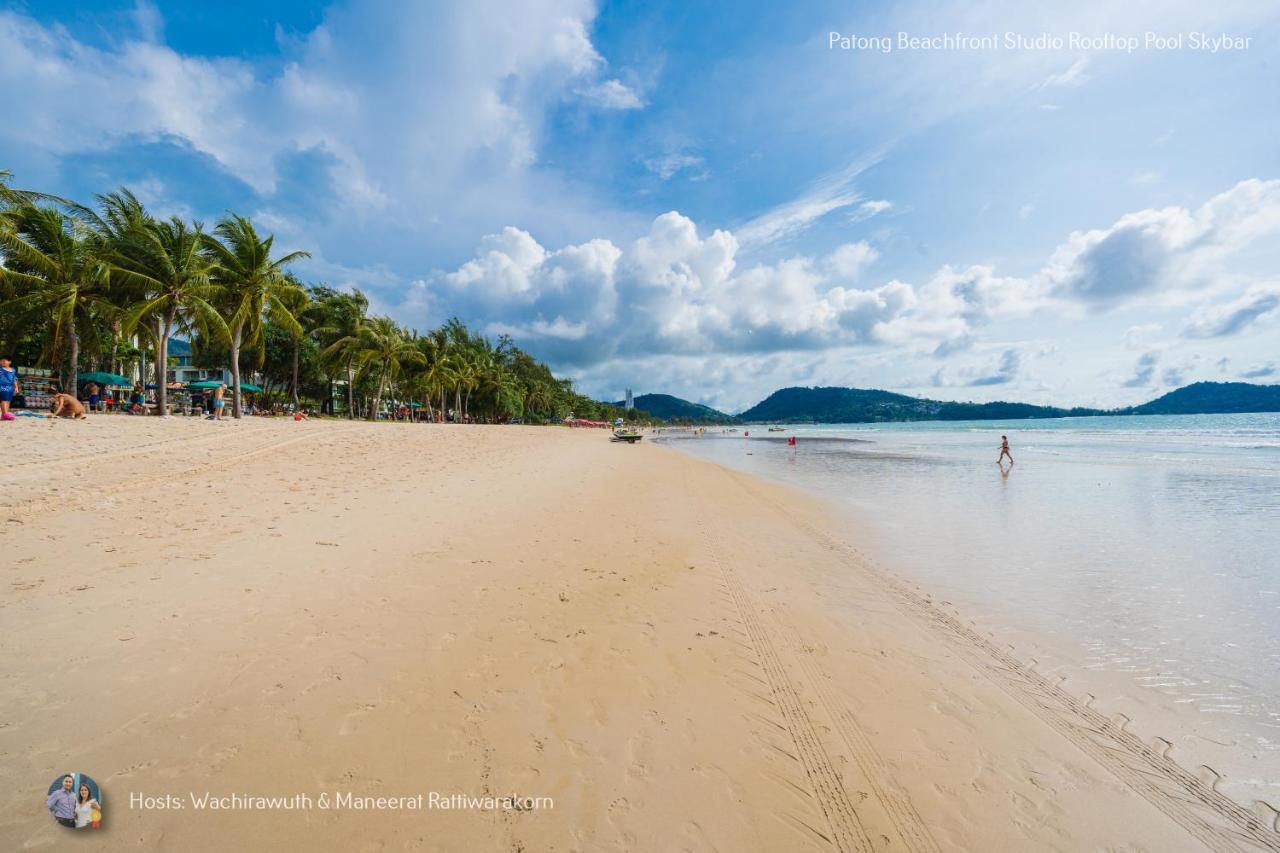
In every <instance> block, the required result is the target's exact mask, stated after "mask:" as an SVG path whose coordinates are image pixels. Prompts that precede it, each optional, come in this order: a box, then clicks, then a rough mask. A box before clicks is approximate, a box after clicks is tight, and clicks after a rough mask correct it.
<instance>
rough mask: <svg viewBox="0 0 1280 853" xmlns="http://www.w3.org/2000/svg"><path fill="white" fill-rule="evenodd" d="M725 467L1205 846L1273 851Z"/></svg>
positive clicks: (1213, 793) (1241, 820) (1196, 788)
mask: <svg viewBox="0 0 1280 853" xmlns="http://www.w3.org/2000/svg"><path fill="white" fill-rule="evenodd" d="M726 473H727V474H728V475H729V476H730V478H731V479H733V480H734V481H735V482H736V483H737V484H738V485H739V486H740V487H741V488H742V489H743V490H744V491H746V492H747V493H748V494H750V495H752V496H753V497H755V498H757V499H758V500H761V501H763V502H765V503H768V504H769V505H771V506H772V507H773V508H774V509H775V510H776V511H777V512H778V513H780V514H782V515H783V516H785V517H786V518H788V519H790V520H791V522H792V523H793V524H794V525H795V526H796V527H797V528H798V529H800V530H802V531H804V532H805V533H806V534H807V535H808V536H810V537H811V538H812V539H813V540H814V541H815V542H817V543H818V544H819V545H821V546H822V547H823V548H825V549H826V550H828V551H830V552H832V553H836V554H840V555H843V556H845V557H846V558H848V557H851V558H852V559H851V560H850V561H849V563H848V565H850V566H852V567H853V568H855V569H856V570H857V571H859V572H860V573H862V574H863V575H864V576H866V577H867V578H868V579H869V580H870V581H872V582H873V584H874V585H878V586H879V587H880V588H881V589H883V590H884V591H886V592H887V593H888V594H889V597H890V599H891V600H892V601H893V603H894V605H895V606H896V607H898V609H899V610H900V611H902V612H904V613H906V614H907V615H909V616H911V617H913V618H915V619H917V620H918V621H920V622H922V623H923V624H925V625H926V626H928V627H929V628H931V629H933V630H935V631H937V632H938V633H940V634H942V635H943V636H944V637H945V638H946V639H947V640H949V641H950V643H949V644H950V646H951V648H953V649H954V650H955V651H957V652H958V653H959V654H960V656H961V657H962V658H963V659H964V660H965V661H966V662H967V663H969V664H970V665H971V666H972V667H974V668H975V669H976V670H977V671H978V672H980V673H982V674H983V675H985V676H987V677H988V678H989V679H990V680H991V681H992V682H993V683H994V684H996V685H997V686H998V687H1000V689H1001V690H1003V691H1004V692H1005V693H1006V694H1007V695H1009V696H1010V697H1011V698H1013V699H1014V700H1015V701H1017V702H1018V703H1019V704H1021V705H1022V706H1023V707H1025V708H1026V709H1027V710H1029V711H1030V712H1031V713H1033V714H1034V715H1036V716H1037V717H1038V718H1039V719H1040V720H1041V721H1043V722H1044V723H1046V724H1047V725H1048V726H1049V727H1050V728H1052V729H1054V730H1055V731H1057V732H1058V733H1059V734H1061V735H1062V736H1063V737H1065V738H1066V739H1067V740H1069V741H1070V742H1071V743H1073V744H1075V745H1076V746H1077V747H1078V748H1079V749H1080V750H1081V751H1082V752H1084V753H1085V754H1086V755H1088V756H1090V757H1091V758H1093V759H1094V760H1095V761H1096V762H1097V763H1098V764H1100V765H1101V766H1102V767H1103V768H1105V769H1106V770H1108V771H1109V772H1110V773H1111V774H1112V775H1113V776H1115V777H1116V778H1117V779H1119V780H1120V781H1121V782H1122V783H1123V784H1125V785H1126V786H1127V787H1129V788H1130V789H1131V790H1133V791H1134V792H1135V793H1137V794H1138V795H1139V796H1141V797H1142V798H1143V799H1145V800H1146V801H1147V802H1149V803H1151V805H1153V806H1154V807H1155V808H1157V809H1159V810H1160V811H1162V812H1163V813H1164V814H1165V815H1167V816H1168V817H1169V818H1170V819H1172V820H1173V821H1174V822H1176V823H1177V824H1178V825H1179V826H1181V827H1182V828H1183V829H1185V830H1186V831H1187V832H1188V833H1190V834H1191V835H1192V836H1193V837H1194V838H1196V839H1197V840H1198V841H1200V842H1201V843H1202V844H1204V845H1205V847H1207V848H1209V849H1210V850H1215V851H1220V853H1235V851H1242V850H1268V851H1275V853H1280V832H1276V831H1275V830H1274V828H1273V827H1269V826H1267V824H1266V823H1265V822H1264V820H1263V819H1262V818H1260V817H1259V816H1258V815H1257V814H1255V813H1253V812H1251V811H1250V810H1249V809H1247V808H1245V807H1244V806H1242V805H1241V804H1239V803H1237V802H1236V801H1235V800H1233V799H1231V798H1230V797H1228V796H1226V795H1225V794H1222V793H1220V792H1218V791H1217V790H1216V789H1215V787H1214V786H1213V785H1212V784H1206V783H1205V782H1204V781H1202V780H1201V779H1200V778H1199V777H1197V776H1195V775H1194V774H1192V773H1190V772H1188V771H1187V770H1186V769H1185V768H1184V767H1182V765H1180V764H1178V763H1177V762H1176V761H1174V760H1173V759H1171V758H1169V757H1168V755H1167V754H1166V753H1167V750H1157V749H1155V748H1153V747H1151V746H1150V745H1148V744H1146V743H1145V742H1143V741H1142V739H1141V738H1139V737H1138V736H1137V735H1135V734H1133V733H1132V732H1129V731H1126V730H1125V726H1124V724H1117V723H1116V722H1115V721H1114V720H1113V719H1111V718H1109V717H1107V716H1106V715H1104V714H1102V713H1101V712H1099V711H1097V710H1095V709H1093V708H1091V707H1090V706H1089V704H1088V703H1087V702H1083V701H1081V700H1080V699H1079V698H1077V697H1076V696H1073V695H1072V694H1070V693H1068V692H1067V691H1066V690H1063V689H1062V688H1061V687H1059V686H1058V684H1057V683H1055V682H1053V681H1050V680H1049V679H1048V678H1046V677H1045V676H1043V675H1041V674H1040V673H1038V672H1036V671H1035V670H1034V669H1033V668H1032V667H1030V666H1027V665H1026V664H1024V663H1023V662H1022V661H1020V660H1019V659H1018V658H1016V657H1015V656H1014V655H1012V654H1011V653H1010V652H1009V651H1008V650H1006V649H1002V648H1000V647H999V646H998V645H997V644H996V643H995V642H993V641H992V640H990V639H988V638H987V637H984V636H982V635H981V634H979V633H978V632H977V631H975V630H974V629H973V628H971V627H969V626H968V625H965V624H964V623H963V622H961V621H960V619H959V618H958V617H956V616H954V615H952V614H949V613H947V612H945V611H944V610H942V609H940V608H939V607H937V606H936V605H934V604H933V603H932V602H931V601H929V600H927V599H926V598H924V597H923V596H921V595H920V594H919V593H917V592H915V591H914V590H912V589H911V588H910V587H909V586H908V585H907V584H906V583H905V582H903V581H902V580H900V579H899V578H897V577H895V576H894V575H892V574H891V573H890V572H888V571H886V570H884V569H881V568H879V567H878V566H875V565H874V564H873V563H872V562H871V561H870V560H868V559H867V558H866V557H864V556H863V555H862V554H860V553H858V551H857V550H856V549H854V548H853V547H851V546H849V545H847V544H845V543H844V542H841V541H839V540H837V539H835V538H834V537H832V536H830V535H829V534H827V533H826V532H824V531H822V530H820V529H818V528H817V527H815V526H814V525H812V524H810V523H809V522H808V521H806V520H804V519H803V518H800V517H798V516H797V515H796V514H795V513H794V512H792V511H791V510H790V509H789V508H788V507H786V506H784V505H783V504H782V503H780V502H779V501H777V500H776V499H774V498H773V497H772V496H771V495H768V494H765V493H762V492H760V491H758V490H756V489H754V488H752V487H751V486H750V485H749V484H748V483H747V482H745V481H744V480H743V479H742V478H741V477H739V476H738V475H737V474H736V473H734V472H729V471H727V469H726Z"/></svg>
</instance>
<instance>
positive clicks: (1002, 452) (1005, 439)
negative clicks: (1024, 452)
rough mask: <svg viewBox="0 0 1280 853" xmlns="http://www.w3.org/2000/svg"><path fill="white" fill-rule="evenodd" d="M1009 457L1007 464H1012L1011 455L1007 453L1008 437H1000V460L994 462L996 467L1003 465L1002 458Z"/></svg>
mask: <svg viewBox="0 0 1280 853" xmlns="http://www.w3.org/2000/svg"><path fill="white" fill-rule="evenodd" d="M1006 456H1008V457H1009V464H1010V465H1012V464H1013V454H1012V453H1010V452H1009V436H1007V435H1002V436H1000V458H999V459H997V460H996V464H997V465H1003V464H1004V458H1005V457H1006Z"/></svg>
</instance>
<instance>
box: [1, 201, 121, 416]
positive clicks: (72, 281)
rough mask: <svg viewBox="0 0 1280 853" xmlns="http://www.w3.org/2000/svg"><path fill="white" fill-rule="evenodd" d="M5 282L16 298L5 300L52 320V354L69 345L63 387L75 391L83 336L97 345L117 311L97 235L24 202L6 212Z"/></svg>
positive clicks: (7, 307)
mask: <svg viewBox="0 0 1280 853" xmlns="http://www.w3.org/2000/svg"><path fill="white" fill-rule="evenodd" d="M3 218H4V219H5V221H6V226H7V227H3V228H0V251H2V252H3V254H4V257H5V264H4V266H0V281H2V282H3V283H4V285H5V290H6V291H8V292H10V293H11V294H13V297H12V298H11V299H9V300H7V301H6V302H5V303H3V304H0V308H2V309H3V310H4V311H6V312H12V314H13V315H15V316H18V317H20V318H23V319H26V318H31V319H35V318H37V317H39V318H43V319H44V320H46V321H47V322H48V323H49V327H50V328H49V331H50V341H49V350H50V355H51V356H53V357H57V355H58V354H59V353H60V352H61V351H62V350H64V349H65V350H66V352H67V356H66V362H65V364H66V373H65V374H64V381H63V388H64V389H65V390H66V391H67V393H69V394H71V395H73V396H74V395H75V393H76V389H77V373H78V372H79V364H80V346H81V340H82V337H83V338H84V339H85V340H86V341H87V342H88V343H90V344H92V345H95V346H96V344H97V343H98V340H99V337H100V336H99V332H100V330H101V325H102V324H101V323H99V322H96V321H97V320H99V319H101V318H102V317H104V316H109V315H111V314H112V313H113V306H112V305H111V303H110V302H109V301H108V299H107V297H106V287H107V281H108V276H107V266H106V264H105V263H103V261H102V247H101V245H100V241H99V240H97V239H96V237H95V235H94V234H93V233H92V232H91V231H89V230H87V229H86V228H84V227H83V225H82V224H81V223H79V222H78V221H76V220H75V219H73V218H71V217H68V216H66V215H65V214H63V213H62V212H60V211H58V210H55V209H54V208H51V207H36V206H35V205H32V204H30V203H26V202H23V203H20V204H18V205H16V206H14V207H12V208H10V209H9V210H7V211H5V212H4V213H3Z"/></svg>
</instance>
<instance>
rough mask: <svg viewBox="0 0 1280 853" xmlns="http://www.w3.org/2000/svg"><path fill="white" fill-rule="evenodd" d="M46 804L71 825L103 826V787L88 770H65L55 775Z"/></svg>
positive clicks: (78, 826)
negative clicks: (77, 771) (63, 772)
mask: <svg viewBox="0 0 1280 853" xmlns="http://www.w3.org/2000/svg"><path fill="white" fill-rule="evenodd" d="M45 806H46V807H47V808H48V809H49V814H51V815H53V819H54V820H56V821H57V822H58V823H60V824H62V825H63V826H65V827H66V828H67V829H99V828H100V827H101V826H102V791H101V790H99V788H98V783H97V782H95V781H93V777H91V776H88V775H86V774H84V773H65V774H63V775H62V776H59V777H58V778H56V779H54V780H53V783H52V784H50V785H49V799H48V800H47V801H46V803H45Z"/></svg>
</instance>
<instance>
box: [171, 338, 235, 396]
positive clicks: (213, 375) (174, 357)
mask: <svg viewBox="0 0 1280 853" xmlns="http://www.w3.org/2000/svg"><path fill="white" fill-rule="evenodd" d="M167 372H168V381H169V382H170V383H173V382H176V383H178V384H180V385H189V384H190V383H192V382H225V383H226V384H227V385H230V384H231V369H230V368H228V367H195V366H193V364H192V355H191V342H190V341H184V340H182V339H181V338H170V339H169V365H168V371H167Z"/></svg>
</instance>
